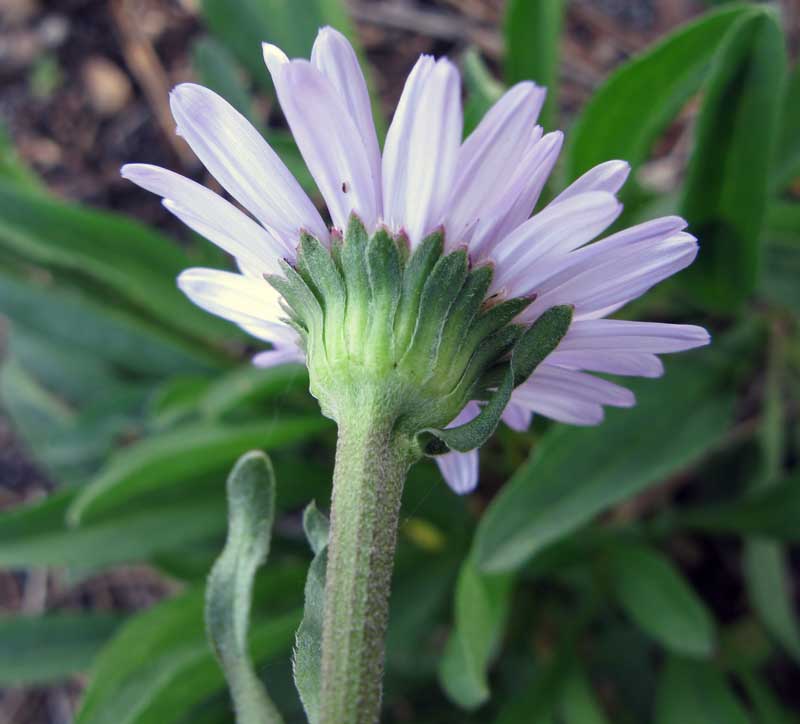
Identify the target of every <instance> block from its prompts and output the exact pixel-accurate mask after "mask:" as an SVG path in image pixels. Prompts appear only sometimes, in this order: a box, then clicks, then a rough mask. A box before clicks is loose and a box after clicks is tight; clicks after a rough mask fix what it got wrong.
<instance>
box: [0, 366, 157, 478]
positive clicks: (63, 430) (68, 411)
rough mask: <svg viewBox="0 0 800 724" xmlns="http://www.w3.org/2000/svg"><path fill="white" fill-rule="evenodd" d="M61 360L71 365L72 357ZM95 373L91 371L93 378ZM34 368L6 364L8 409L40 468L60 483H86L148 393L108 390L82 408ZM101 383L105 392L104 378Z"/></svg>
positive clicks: (1, 391)
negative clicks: (33, 371) (48, 385)
mask: <svg viewBox="0 0 800 724" xmlns="http://www.w3.org/2000/svg"><path fill="white" fill-rule="evenodd" d="M55 359H59V358H58V357H56V358H55ZM61 359H62V361H64V363H65V364H66V363H68V362H69V356H68V355H66V354H65V355H64V356H63V357H62V358H61ZM91 368H92V365H87V366H86V368H85V369H86V371H87V373H90V371H91ZM28 369H30V368H29V367H27V366H26V365H23V364H22V363H21V362H20V361H18V360H17V359H15V358H14V357H12V358H10V359H8V360H6V362H5V364H4V365H3V368H2V370H0V395H2V399H3V406H4V408H5V410H6V412H7V414H8V415H9V417H10V418H11V420H12V421H13V424H14V429H15V431H16V433H17V434H18V435H19V436H20V437H21V438H22V439H23V440H24V441H25V443H26V444H27V445H28V447H29V448H30V449H31V451H32V452H33V453H34V455H35V456H36V460H37V462H38V463H39V464H41V465H42V466H43V467H44V468H45V469H46V470H47V471H48V472H49V473H50V474H52V475H53V476H54V477H55V478H56V479H57V480H58V481H59V482H70V481H80V482H82V481H83V480H85V479H86V477H87V476H88V475H91V474H93V473H94V472H96V470H97V468H98V467H99V465H100V464H101V463H102V461H103V460H105V458H106V457H107V456H108V454H109V452H110V451H111V449H112V448H113V446H114V444H115V443H116V440H117V437H118V436H120V435H122V434H124V432H125V431H126V430H129V429H130V428H131V427H132V426H134V425H135V417H136V411H137V410H138V408H139V407H140V406H141V403H142V399H143V397H144V395H145V393H146V389H143V388H139V387H132V386H128V387H124V386H122V385H121V384H120V385H118V386H116V387H111V388H105V390H104V391H105V395H106V396H105V399H101V400H96V401H88V402H87V404H86V405H85V406H84V408H83V409H77V408H76V407H75V406H74V405H73V404H71V403H69V402H68V401H66V400H64V399H63V398H62V397H60V396H59V395H57V394H55V393H54V392H52V391H51V390H49V389H47V388H46V387H45V386H44V384H43V383H42V382H41V381H40V380H39V379H37V378H36V377H34V376H32V375H31V374H29V373H28V371H27V370H28ZM79 369H84V368H79ZM98 383H99V384H98V389H102V380H101V378H99V377H98Z"/></svg>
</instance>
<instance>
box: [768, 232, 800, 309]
mask: <svg viewBox="0 0 800 724" xmlns="http://www.w3.org/2000/svg"><path fill="white" fill-rule="evenodd" d="M798 232H800V228H799V229H798ZM764 256H765V258H764V272H763V274H762V278H761V284H760V292H761V295H762V296H763V297H764V298H765V299H767V300H768V301H770V302H773V303H775V304H780V305H782V306H785V307H787V308H788V309H790V310H792V311H793V312H794V313H795V314H800V286H799V285H798V284H797V279H798V278H800V237H798V241H795V240H787V241H784V240H781V239H770V240H768V243H767V245H766V248H765V250H764Z"/></svg>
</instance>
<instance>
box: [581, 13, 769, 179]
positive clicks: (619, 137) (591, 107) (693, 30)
mask: <svg viewBox="0 0 800 724" xmlns="http://www.w3.org/2000/svg"><path fill="white" fill-rule="evenodd" d="M752 12H753V8H752V7H748V6H744V5H733V6H731V7H725V8H722V9H720V10H718V11H716V12H713V13H708V14H707V15H703V16H702V17H700V18H699V19H698V20H696V21H694V22H692V23H689V24H687V25H685V26H683V27H681V28H678V29H677V30H676V31H675V32H674V33H672V34H671V35H669V36H667V37H666V38H665V39H664V40H663V41H661V42H660V43H658V44H657V45H655V46H654V47H653V48H650V49H648V50H647V51H645V52H644V53H642V54H641V55H639V56H637V57H636V58H634V59H632V60H630V61H629V62H627V63H625V64H624V65H622V66H620V68H619V69H618V70H616V71H615V72H614V73H613V74H612V75H611V77H610V78H609V79H608V80H607V81H606V82H605V84H604V85H603V86H602V87H601V88H600V89H599V90H598V91H597V92H596V93H595V94H594V96H593V97H592V99H591V100H590V101H589V103H588V104H587V105H586V107H585V108H584V110H583V112H582V113H581V114H580V116H579V117H578V119H577V121H576V122H575V125H574V127H573V129H572V133H571V134H570V139H571V140H570V143H569V146H568V149H567V164H566V173H567V178H569V179H574V178H577V177H578V176H580V175H581V174H582V173H584V172H585V171H588V170H589V169H590V168H592V167H593V166H596V165H597V164H599V163H603V162H604V161H608V159H610V158H621V159H625V160H626V161H628V162H629V163H630V164H631V166H633V168H636V167H637V166H639V165H640V164H641V163H642V162H643V161H644V160H645V159H646V157H647V155H648V153H649V151H650V148H651V146H652V144H653V142H654V141H655V140H656V138H657V137H658V135H659V134H660V133H661V132H662V131H663V130H664V128H666V126H667V125H668V124H669V122H670V121H671V120H672V119H673V118H674V117H675V115H676V114H677V113H678V111H679V110H680V109H681V107H682V106H683V105H684V104H685V103H686V101H687V100H688V99H689V98H690V96H691V95H692V94H693V93H695V92H696V91H697V90H698V88H699V87H700V84H701V82H702V80H703V78H704V77H705V74H706V71H707V69H708V65H709V62H710V60H711V57H712V55H713V53H714V50H715V49H716V47H717V46H718V45H719V42H720V39H721V38H722V37H723V36H724V34H725V31H726V30H727V29H728V28H729V27H730V26H731V25H732V24H733V23H734V22H735V21H736V20H737V19H739V18H740V17H742V16H743V15H745V14H748V13H752Z"/></svg>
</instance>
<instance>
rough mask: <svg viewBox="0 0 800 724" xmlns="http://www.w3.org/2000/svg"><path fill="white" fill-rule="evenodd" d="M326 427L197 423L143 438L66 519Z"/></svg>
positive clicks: (290, 422)
mask: <svg viewBox="0 0 800 724" xmlns="http://www.w3.org/2000/svg"><path fill="white" fill-rule="evenodd" d="M327 425H328V423H327V421H326V420H325V419H324V418H322V417H320V416H307V417H283V418H278V419H274V420H267V421H265V422H251V423H246V424H239V425H229V426H222V425H213V424H199V425H194V426H191V427H183V428H179V429H177V430H174V431H170V432H164V433H162V434H160V435H158V436H157V437H151V438H146V439H144V440H142V441H141V442H139V443H138V444H136V445H132V446H131V447H129V448H126V449H125V450H122V451H121V452H119V453H117V455H115V456H114V457H113V458H111V460H110V461H109V463H108V465H107V466H106V467H105V469H104V470H102V471H101V472H100V474H99V475H98V476H97V477H96V478H94V479H93V480H92V481H91V482H89V484H88V485H86V487H85V488H84V489H83V490H82V491H81V492H80V494H79V495H78V497H77V498H76V500H75V502H74V503H73V505H72V506H71V507H70V510H69V519H70V521H71V522H73V523H78V522H81V523H82V522H83V521H84V520H86V519H88V520H92V519H96V518H97V517H99V516H102V515H103V514H104V513H108V511H110V510H113V509H115V508H116V509H120V508H121V507H122V506H124V505H126V504H129V503H130V501H131V500H133V499H135V498H141V497H142V496H151V495H154V494H155V493H157V492H158V491H159V490H161V489H163V488H165V487H166V486H167V485H169V484H170V483H173V482H179V481H182V480H186V479H192V478H194V479H196V478H197V477H198V476H201V475H204V474H207V473H212V472H217V471H219V470H221V469H224V468H226V467H228V466H230V465H231V464H232V463H233V461H234V460H236V458H237V457H238V456H239V455H241V454H242V453H244V452H245V451H247V450H249V449H251V448H253V447H255V446H261V447H264V448H267V449H272V448H277V447H281V446H284V445H289V444H291V443H294V442H297V441H299V440H303V439H305V438H308V437H311V436H312V435H314V434H315V433H317V432H319V431H320V430H322V429H323V428H324V427H326V426H327Z"/></svg>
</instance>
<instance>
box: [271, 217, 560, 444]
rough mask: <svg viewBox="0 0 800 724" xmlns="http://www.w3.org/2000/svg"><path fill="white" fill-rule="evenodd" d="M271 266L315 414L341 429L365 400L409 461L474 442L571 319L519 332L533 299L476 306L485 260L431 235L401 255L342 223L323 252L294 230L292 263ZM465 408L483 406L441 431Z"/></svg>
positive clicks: (394, 239)
mask: <svg viewBox="0 0 800 724" xmlns="http://www.w3.org/2000/svg"><path fill="white" fill-rule="evenodd" d="M282 268H283V272H284V276H278V275H272V276H268V277H267V280H268V281H269V282H270V283H271V284H272V286H273V287H275V289H276V290H277V291H278V292H280V294H281V295H282V296H283V299H284V301H285V309H286V312H287V315H288V320H287V321H288V322H289V323H290V324H291V325H292V326H293V327H294V328H295V329H296V330H297V331H298V332H299V334H300V336H301V338H302V343H303V345H304V348H305V352H306V355H307V365H308V369H309V377H310V388H311V392H312V394H313V395H314V396H315V397H316V398H317V399H318V400H319V402H320V406H321V407H322V410H323V412H324V413H325V414H326V415H327V416H328V417H330V418H332V419H334V420H336V421H337V422H341V421H342V420H343V419H346V418H347V417H348V416H352V415H358V414H359V412H358V411H359V410H364V409H367V408H366V407H365V401H369V405H368V407H369V409H379V410H380V411H381V412H382V415H381V416H382V417H383V418H384V419H390V420H393V421H394V422H395V429H396V431H397V432H398V433H400V434H402V435H405V436H406V437H407V438H408V439H409V440H410V441H415V442H414V443H413V444H414V445H415V446H416V452H417V453H418V454H419V453H423V452H424V453H427V454H440V453H444V452H447V450H448V449H449V448H452V449H456V450H462V451H464V450H470V449H472V448H474V447H477V446H479V445H480V444H482V443H483V442H484V441H485V440H486V439H487V438H488V437H489V435H491V434H492V432H493V431H494V429H495V427H496V426H497V423H498V422H499V420H500V415H501V414H502V412H503V409H504V408H505V406H506V404H507V403H508V400H509V399H510V396H511V392H512V390H513V389H514V387H516V386H517V385H519V384H521V383H522V382H524V381H525V379H527V378H528V377H529V376H530V374H531V373H532V372H533V370H534V369H535V368H536V366H537V365H538V364H539V363H540V362H541V361H542V360H543V359H544V358H545V357H546V356H547V355H548V354H549V353H550V352H552V351H553V349H555V347H556V346H557V345H558V343H559V342H560V341H561V339H562V338H563V336H564V334H565V333H566V331H567V329H568V328H569V325H570V322H571V320H572V308H571V307H569V306H558V307H553V308H551V309H549V310H548V311H547V312H545V313H544V314H543V315H542V316H541V317H540V318H539V319H538V320H537V321H536V323H534V324H533V325H532V326H531V327H530V328H528V329H526V328H525V327H524V326H522V325H519V324H514V322H513V320H514V319H515V318H516V317H517V315H518V314H519V313H520V312H521V311H522V310H523V309H525V308H526V307H527V306H528V305H529V304H530V303H531V302H532V301H533V298H516V299H509V300H504V301H501V300H499V299H497V298H496V297H489V298H487V296H486V295H487V293H488V290H489V287H490V285H491V281H492V274H493V269H492V266H491V264H483V265H481V266H478V267H475V268H471V265H470V261H469V258H468V256H467V252H466V250H465V249H464V248H456V249H455V250H454V251H451V252H447V253H445V250H444V234H443V232H442V231H441V230H439V231H436V232H434V233H433V234H431V235H429V236H428V237H427V238H425V239H424V240H423V241H422V242H421V243H420V244H419V246H418V247H417V248H416V249H415V250H414V251H413V252H410V251H409V244H408V240H407V239H406V238H405V236H404V235H403V234H399V235H397V236H393V235H392V234H390V233H389V231H387V230H386V229H383V228H380V229H378V230H377V231H376V232H375V233H374V234H373V235H372V236H371V237H370V236H368V234H367V231H366V229H365V228H364V225H363V224H362V222H361V221H360V219H359V218H358V217H357V216H355V215H352V216H351V218H350V223H349V224H348V228H347V231H346V234H345V236H344V238H341V237H338V238H337V237H334V240H333V242H332V247H331V249H330V250H329V249H327V248H326V247H325V246H323V245H322V244H321V243H320V242H319V241H318V240H317V239H315V238H314V237H312V236H310V235H308V234H305V235H303V237H302V239H301V241H300V245H299V248H298V253H297V262H296V265H294V266H292V265H290V264H288V263H286V262H283V263H282ZM470 400H484V401H487V404H486V405H485V406H484V407H483V408H482V411H481V413H480V415H478V417H477V418H475V419H474V420H472V421H471V422H469V423H467V424H466V425H462V426H460V427H456V428H451V429H448V430H443V429H442V428H444V426H445V425H447V424H448V423H450V422H451V421H452V420H453V419H454V418H455V417H456V416H457V415H458V414H459V413H460V412H461V411H462V410H463V409H464V406H465V405H466V404H467V403H468V402H469V401H470Z"/></svg>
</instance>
